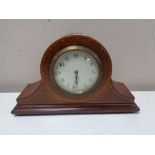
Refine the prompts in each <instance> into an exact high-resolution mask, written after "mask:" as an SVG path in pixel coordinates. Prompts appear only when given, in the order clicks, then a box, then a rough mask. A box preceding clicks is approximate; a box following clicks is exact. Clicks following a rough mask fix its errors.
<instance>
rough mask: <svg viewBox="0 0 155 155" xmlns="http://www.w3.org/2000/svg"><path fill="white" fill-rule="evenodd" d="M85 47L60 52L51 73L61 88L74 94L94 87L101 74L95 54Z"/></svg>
mask: <svg viewBox="0 0 155 155" xmlns="http://www.w3.org/2000/svg"><path fill="white" fill-rule="evenodd" d="M76 47H77V46H76ZM83 49H86V48H84V47H81V46H79V48H76V49H74V48H73V49H70V50H68V51H65V52H63V53H62V54H60V55H59V56H58V57H57V58H56V61H55V62H54V64H53V67H52V73H50V76H52V75H53V78H54V81H55V83H56V84H57V85H58V86H59V87H60V88H61V89H63V90H65V91H67V92H70V93H74V94H79V93H80V94H81V93H84V92H86V91H88V90H90V89H91V88H93V87H94V86H95V85H96V83H97V81H98V79H99V76H100V69H99V64H98V61H97V60H96V58H95V56H94V55H95V54H94V53H93V52H92V51H91V52H90V51H89V52H87V50H83Z"/></svg>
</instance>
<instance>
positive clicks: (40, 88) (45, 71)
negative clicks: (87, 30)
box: [11, 35, 140, 115]
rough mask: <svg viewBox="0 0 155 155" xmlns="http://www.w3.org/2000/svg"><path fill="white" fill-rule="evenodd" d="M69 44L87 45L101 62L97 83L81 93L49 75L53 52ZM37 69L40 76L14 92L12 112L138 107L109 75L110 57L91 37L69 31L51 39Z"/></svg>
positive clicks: (119, 110)
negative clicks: (65, 88) (61, 85)
mask: <svg viewBox="0 0 155 155" xmlns="http://www.w3.org/2000/svg"><path fill="white" fill-rule="evenodd" d="M71 45H80V46H84V47H87V48H89V49H91V50H92V51H94V52H95V53H96V54H97V55H98V57H99V58H100V59H101V62H102V66H103V69H102V77H101V81H100V83H99V84H98V86H97V87H96V88H94V89H93V90H91V91H89V92H88V93H85V94H82V95H73V94H69V93H65V92H63V91H61V90H60V89H57V87H55V85H54V83H53V82H52V81H51V79H50V77H49V68H50V64H51V61H52V59H53V57H54V55H55V54H56V53H57V52H58V51H60V50H61V49H63V48H65V47H67V46H71ZM40 72H41V80H40V81H38V82H35V83H32V84H28V85H27V86H26V88H25V89H24V90H23V91H22V92H21V94H20V95H19V96H18V98H17V105H16V106H15V108H14V109H13V110H12V112H11V113H12V114H14V115H49V114H97V113H131V112H138V111H139V110H140V109H139V107H138V106H137V105H136V104H135V103H134V96H133V95H132V94H131V93H130V91H129V90H128V89H127V87H126V86H125V85H124V84H123V83H120V82H116V81H113V80H112V79H111V74H112V62H111V58H110V56H109V54H108V52H107V50H106V49H105V47H104V46H103V45H102V44H100V43H99V42H98V41H96V40H95V39H93V38H91V37H88V36H85V35H69V36H65V37H63V38H60V39H59V40H57V41H55V42H54V43H53V44H51V45H50V46H49V47H48V49H47V50H46V51H45V53H44V55H43V58H42V61H41V66H40Z"/></svg>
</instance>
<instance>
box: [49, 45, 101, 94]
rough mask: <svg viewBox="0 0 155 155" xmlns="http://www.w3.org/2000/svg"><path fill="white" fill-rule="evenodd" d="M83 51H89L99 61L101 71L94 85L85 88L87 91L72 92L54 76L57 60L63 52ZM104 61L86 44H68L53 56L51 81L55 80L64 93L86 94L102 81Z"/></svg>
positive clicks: (50, 71) (50, 70)
mask: <svg viewBox="0 0 155 155" xmlns="http://www.w3.org/2000/svg"><path fill="white" fill-rule="evenodd" d="M73 50H74V51H76V50H77V51H78V50H80V51H82V52H85V53H88V54H89V55H91V56H92V57H93V58H94V59H95V61H96V63H97V67H98V72H99V76H98V78H97V80H96V82H95V83H94V84H93V85H92V87H91V88H89V89H87V90H85V91H80V92H76V93H74V92H70V91H67V90H65V89H63V88H62V87H61V86H59V85H58V84H57V82H56V80H55V78H54V65H55V63H56V61H57V60H58V59H59V57H60V56H62V55H63V54H65V53H67V52H70V51H73ZM102 68H103V66H102V63H101V60H100V59H99V57H98V56H97V54H96V53H95V52H93V51H92V50H91V49H89V48H87V47H84V46H79V45H72V46H67V47H65V48H63V49H61V50H60V51H59V52H58V53H56V55H55V56H54V57H53V60H52V62H51V64H50V69H49V75H50V79H51V82H53V83H54V84H55V87H56V88H57V89H59V90H60V91H62V93H69V94H72V95H83V94H86V93H89V91H92V89H95V88H96V87H97V86H98V84H99V83H100V81H101V77H102V73H103V72H102Z"/></svg>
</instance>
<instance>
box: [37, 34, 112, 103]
mask: <svg viewBox="0 0 155 155" xmlns="http://www.w3.org/2000/svg"><path fill="white" fill-rule="evenodd" d="M72 45H78V46H84V47H86V48H89V49H90V50H92V51H93V52H94V53H95V54H96V55H97V56H98V57H99V58H100V60H101V63H102V66H104V70H103V69H102V77H101V80H100V84H98V86H97V87H96V88H94V89H92V90H91V91H88V92H87V93H84V94H81V95H74V94H71V93H63V92H62V91H60V90H59V89H57V88H56V87H55V84H54V82H53V83H52V82H51V79H50V76H49V69H50V64H51V62H52V60H53V58H54V56H55V55H56V53H58V52H59V51H60V50H62V49H63V48H65V47H68V46H72ZM40 72H41V78H42V82H43V83H44V84H45V86H46V88H47V89H48V90H49V91H50V92H51V93H52V95H54V96H55V98H57V99H58V100H60V99H61V100H63V101H64V102H78V103H82V102H83V101H86V100H91V98H92V99H93V98H94V97H96V96H99V95H102V96H103V95H104V94H106V92H107V91H108V90H109V89H110V87H111V74H112V63H111V58H110V56H109V54H108V52H107V50H106V49H105V47H104V46H103V45H102V44H100V43H99V42H98V41H96V40H95V39H93V38H91V37H89V36H86V35H79V34H78V35H77V34H75V35H68V36H65V37H62V38H60V39H58V40H57V41H55V42H54V43H53V44H51V45H50V46H49V47H48V48H47V50H46V51H45V53H44V55H43V58H42V61H41V66H40Z"/></svg>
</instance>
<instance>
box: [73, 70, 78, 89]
mask: <svg viewBox="0 0 155 155" xmlns="http://www.w3.org/2000/svg"><path fill="white" fill-rule="evenodd" d="M74 74H75V84H76V87H77V85H78V71H75V72H74Z"/></svg>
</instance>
